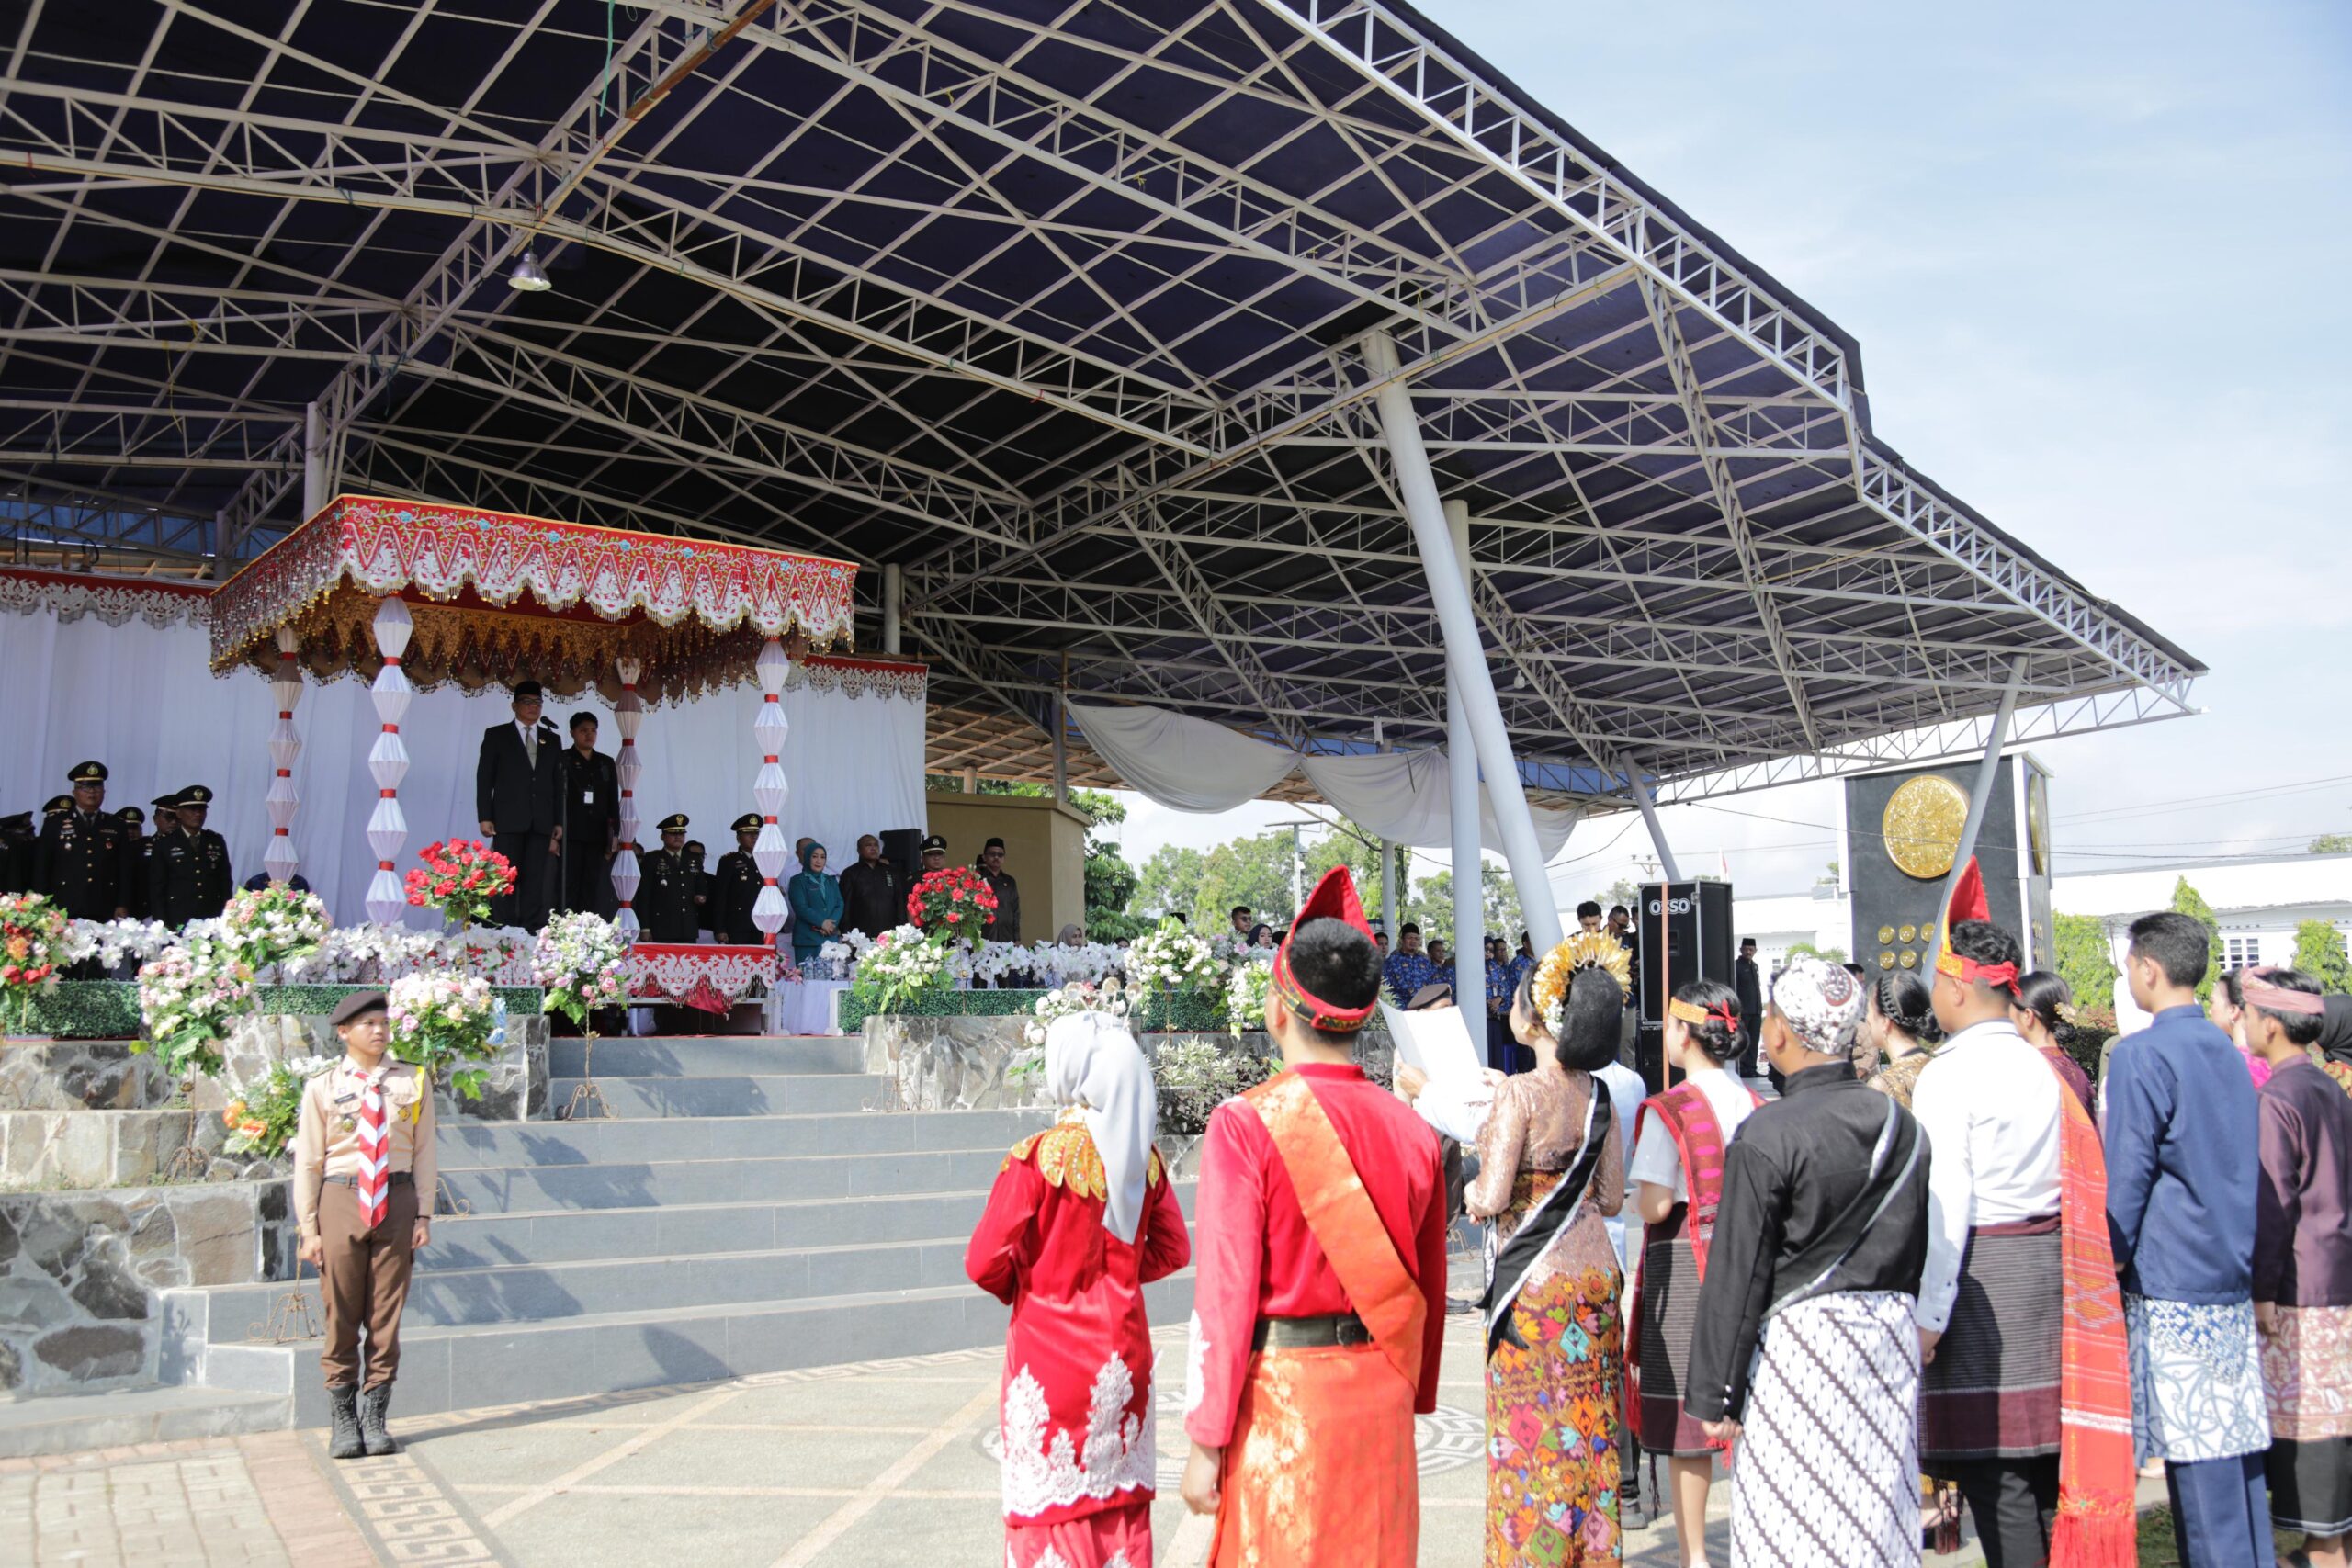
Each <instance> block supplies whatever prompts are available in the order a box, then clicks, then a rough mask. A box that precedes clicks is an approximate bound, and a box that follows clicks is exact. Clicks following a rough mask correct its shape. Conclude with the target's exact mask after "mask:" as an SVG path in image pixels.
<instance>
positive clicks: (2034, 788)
mask: <svg viewBox="0 0 2352 1568" xmlns="http://www.w3.org/2000/svg"><path fill="white" fill-rule="evenodd" d="M2025 834H2026V842H2027V844H2028V845H2029V846H2030V847H2031V849H2032V851H2033V874H2034V875H2036V876H2047V875H2049V874H2050V778H2049V775H2048V774H2046V773H2028V774H2026V779H2025Z"/></svg>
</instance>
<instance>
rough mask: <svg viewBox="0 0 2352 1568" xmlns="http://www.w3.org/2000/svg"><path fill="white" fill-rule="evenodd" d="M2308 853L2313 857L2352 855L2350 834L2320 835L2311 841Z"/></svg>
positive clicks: (2351, 837)
mask: <svg viewBox="0 0 2352 1568" xmlns="http://www.w3.org/2000/svg"><path fill="white" fill-rule="evenodd" d="M2311 853H2312V854H2315V855H2342V854H2352V833H2322V834H2321V835H2320V836H2319V837H2318V838H2316V839H2313V840H2312V847H2311Z"/></svg>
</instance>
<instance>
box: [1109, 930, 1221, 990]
mask: <svg viewBox="0 0 2352 1568" xmlns="http://www.w3.org/2000/svg"><path fill="white" fill-rule="evenodd" d="M1126 970H1127V983H1128V984H1129V985H1132V986H1134V987H1136V988H1137V989H1138V990H1145V991H1159V990H1175V991H1181V990H1192V989H1208V988H1212V987H1222V986H1223V985H1224V983H1225V965H1224V964H1222V963H1221V962H1219V961H1218V959H1217V956H1216V953H1215V952H1213V951H1212V950H1211V949H1210V946H1209V942H1208V939H1207V938H1206V937H1204V936H1202V935H1201V934H1200V933H1198V932H1197V931H1193V930H1192V929H1191V928H1190V927H1188V926H1186V925H1185V924H1184V922H1183V921H1182V920H1179V919H1172V918H1171V919H1165V920H1162V921H1160V922H1159V930H1157V931H1149V932H1147V933H1146V934H1145V935H1143V936H1141V937H1138V938H1136V942H1135V945H1134V946H1132V947H1130V948H1128V949H1127V963H1126Z"/></svg>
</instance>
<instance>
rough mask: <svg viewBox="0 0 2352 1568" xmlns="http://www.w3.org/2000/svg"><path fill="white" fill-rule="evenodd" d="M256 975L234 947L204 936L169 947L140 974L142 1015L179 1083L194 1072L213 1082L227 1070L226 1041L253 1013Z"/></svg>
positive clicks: (144, 1044) (142, 1046)
mask: <svg viewBox="0 0 2352 1568" xmlns="http://www.w3.org/2000/svg"><path fill="white" fill-rule="evenodd" d="M253 999H254V972H253V968H252V966H251V965H250V964H246V963H245V962H244V960H243V959H242V958H240V957H238V956H237V951H236V949H235V948H234V947H232V946H231V945H230V944H229V943H227V942H220V941H217V940H215V939H214V938H212V937H209V936H204V935H196V936H190V937H187V939H185V940H184V941H182V942H179V943H177V944H175V945H174V946H172V947H168V948H166V949H164V952H163V953H161V954H159V955H158V956H156V957H155V958H154V959H153V960H152V961H151V962H149V963H146V964H141V965H140V969H139V1012H140V1019H141V1022H142V1023H144V1024H145V1026H146V1029H147V1038H146V1040H145V1041H141V1042H139V1043H134V1044H133V1045H132V1046H131V1049H132V1050H134V1051H140V1050H146V1049H148V1048H149V1047H150V1046H151V1045H152V1047H153V1050H154V1053H155V1057H156V1059H157V1060H158V1061H160V1062H162V1063H163V1065H164V1072H165V1074H166V1075H168V1076H169V1077H173V1078H175V1079H177V1078H180V1077H186V1076H187V1074H189V1073H191V1072H199V1073H202V1074H204V1075H205V1076H206V1077H212V1076H214V1075H216V1074H218V1073H219V1072H220V1068H221V1066H222V1065H223V1064H222V1060H221V1053H220V1042H221V1041H223V1040H225V1039H227V1038H228V1036H229V1032H230V1030H231V1029H232V1028H233V1027H234V1026H235V1021H236V1020H237V1019H238V1018H240V1017H242V1016H243V1014H244V1013H245V1012H247V1011H248V1010H250V1009H251V1008H252V1006H253Z"/></svg>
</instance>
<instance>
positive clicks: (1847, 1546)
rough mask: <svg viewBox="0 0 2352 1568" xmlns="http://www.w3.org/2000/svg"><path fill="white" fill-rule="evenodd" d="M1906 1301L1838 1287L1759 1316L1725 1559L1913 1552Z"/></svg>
mask: <svg viewBox="0 0 2352 1568" xmlns="http://www.w3.org/2000/svg"><path fill="white" fill-rule="evenodd" d="M1916 1306H1917V1301H1916V1299H1915V1298H1913V1297H1911V1296H1908V1295H1905V1294H1901V1293H1899V1292H1893V1291H1839V1292H1833V1293H1831V1294H1829V1295H1826V1296H1815V1297H1814V1298H1813V1299H1811V1300H1809V1301H1803V1302H1799V1303H1796V1304H1795V1305H1794V1306H1792V1307H1789V1308H1788V1309H1786V1310H1785V1311H1783V1312H1781V1313H1778V1314H1775V1315H1773V1316H1772V1317H1771V1318H1770V1319H1769V1320H1768V1321H1767V1322H1766V1323H1765V1325H1764V1337H1763V1341H1762V1344H1761V1345H1760V1346H1759V1348H1758V1357H1757V1364H1756V1374H1755V1377H1754V1379H1753V1381H1752V1382H1750V1384H1749V1388H1748V1395H1747V1414H1746V1416H1745V1417H1744V1419H1743V1420H1742V1422H1741V1427H1740V1438H1739V1443H1738V1446H1737V1448H1736V1450H1734V1453H1733V1458H1732V1472H1731V1561H1732V1568H1894V1565H1895V1564H1905V1565H1908V1564H1914V1563H1917V1562H1918V1561H1919V1455H1918V1436H1917V1427H1915V1426H1914V1424H1913V1420H1912V1412H1913V1409H1914V1407H1915V1405H1916V1403H1917V1398H1918V1393H1919V1331H1918V1329H1917V1326H1916V1325H1914V1323H1913V1320H1912V1313H1913V1310H1914V1309H1915V1307H1916Z"/></svg>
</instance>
